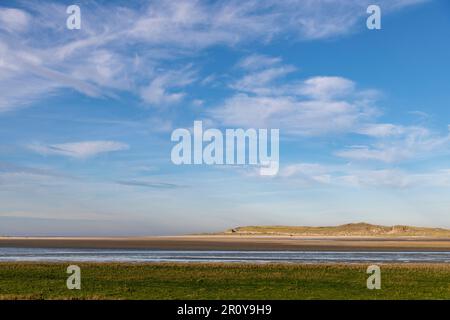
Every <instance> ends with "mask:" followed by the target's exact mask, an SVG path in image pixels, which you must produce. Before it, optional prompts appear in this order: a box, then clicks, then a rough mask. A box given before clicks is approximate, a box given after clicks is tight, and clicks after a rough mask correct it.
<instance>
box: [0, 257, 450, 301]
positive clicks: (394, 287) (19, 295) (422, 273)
mask: <svg viewBox="0 0 450 320" xmlns="http://www.w3.org/2000/svg"><path fill="white" fill-rule="evenodd" d="M79 266H80V267H81V270H82V271H81V277H82V285H81V290H68V289H67V288H66V279H67V276H68V275H67V274H66V267H67V265H66V264H34V263H20V264H19V263H1V264H0V298H1V299H450V266H448V265H445V264H439V265H381V270H382V288H381V290H368V289H367V288H366V279H367V277H368V275H367V274H366V268H367V265H293V264H292V265H286V264H271V265H266V264H260V265H255V264H100V263H98V264H79Z"/></svg>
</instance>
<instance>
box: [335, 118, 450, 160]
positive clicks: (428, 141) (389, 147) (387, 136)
mask: <svg viewBox="0 0 450 320" xmlns="http://www.w3.org/2000/svg"><path fill="white" fill-rule="evenodd" d="M359 132H360V133H361V134H365V135H368V136H372V137H376V138H377V139H376V141H375V142H373V143H372V144H371V145H359V146H350V147H348V148H347V149H344V150H340V151H338V152H337V153H336V155H337V156H339V157H342V158H346V159H351V160H358V161H381V162H386V163H394V162H399V161H403V160H408V159H413V158H417V157H421V158H428V157H431V156H436V155H437V154H438V153H441V154H446V153H449V152H450V134H448V133H447V134H446V135H443V134H437V133H434V132H432V131H430V130H429V129H427V128H424V127H416V126H409V127H408V126H400V125H393V124H377V125H370V126H366V127H363V128H361V130H360V131H359Z"/></svg>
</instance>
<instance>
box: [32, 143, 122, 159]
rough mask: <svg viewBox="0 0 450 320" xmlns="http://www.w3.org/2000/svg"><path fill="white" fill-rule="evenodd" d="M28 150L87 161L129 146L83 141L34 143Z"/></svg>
mask: <svg viewBox="0 0 450 320" xmlns="http://www.w3.org/2000/svg"><path fill="white" fill-rule="evenodd" d="M28 148H29V149H30V150H33V151H35V152H37V153H39V154H42V155H58V156H66V157H70V158H77V159H86V158H90V157H93V156H96V155H98V154H101V153H108V152H114V151H122V150H127V149H128V148H129V146H128V145H127V144H125V143H122V142H117V141H81V142H70V143H61V144H47V145H46V144H40V143H33V144H30V145H29V146H28Z"/></svg>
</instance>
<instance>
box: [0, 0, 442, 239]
mask: <svg viewBox="0 0 450 320" xmlns="http://www.w3.org/2000/svg"><path fill="white" fill-rule="evenodd" d="M71 4H73V3H72V2H62V1H59V2H42V3H41V2H40V3H36V2H32V1H2V3H1V4H0V93H1V94H0V234H8V235H147V234H148V235H152V234H155V235H156V234H180V233H190V232H208V231H218V230H222V229H225V228H230V227H233V226H237V225H248V224H291V225H334V224H341V223H348V222H359V221H366V222H371V223H379V224H388V225H391V224H412V225H424V226H441V227H450V222H449V221H450V220H449V219H448V217H449V208H450V197H449V192H450V165H449V161H448V160H449V151H450V135H449V125H450V108H449V105H448V103H449V101H450V90H449V84H450V82H449V80H448V73H449V71H450V59H448V56H449V54H450V42H449V41H448V39H449V38H450V4H449V3H448V1H444V0H441V1H439V0H435V1H432V0H429V1H425V0H423V1H421V0H396V1H387V0H383V1H377V2H376V4H378V5H379V6H380V7H381V10H382V29H381V30H368V29H367V28H366V18H367V17H368V14H367V13H366V8H367V6H368V5H369V4H375V3H374V2H372V1H356V0H355V1H353V0H348V1H307V0H305V1H296V0H291V1H282V2H279V1H273V0H263V1H252V0H250V1H248V2H245V4H242V2H239V1H149V2H148V1H139V2H133V4H130V3H128V2H121V1H98V2H94V1H86V2H77V3H76V4H78V5H79V6H80V8H81V17H82V25H81V29H80V30H68V29H67V28H66V18H67V16H68V15H67V14H66V8H67V6H68V5H71ZM194 120H202V121H203V122H204V123H205V124H206V126H208V127H212V128H219V129H222V130H223V129H226V128H277V129H280V170H279V173H278V175H277V176H275V177H262V176H260V175H258V174H257V168H254V167H251V166H237V167H230V166H206V165H202V166H189V165H182V166H176V165H174V164H173V163H172V162H171V160H170V152H171V149H172V147H173V146H174V143H173V142H171V140H170V135H171V132H172V131H173V130H174V129H176V128H191V127H192V125H193V121H194Z"/></svg>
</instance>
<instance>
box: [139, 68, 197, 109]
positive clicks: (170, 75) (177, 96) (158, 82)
mask: <svg viewBox="0 0 450 320" xmlns="http://www.w3.org/2000/svg"><path fill="white" fill-rule="evenodd" d="M194 81H195V75H194V72H193V71H192V70H191V68H190V67H189V66H188V67H186V68H184V69H183V70H180V71H168V72H161V74H159V75H157V76H156V77H155V78H154V79H153V80H152V81H151V82H150V84H149V85H148V86H147V87H144V88H142V89H141V98H142V99H143V100H144V101H145V102H147V103H149V104H151V105H153V106H164V105H170V104H174V103H177V102H180V101H181V100H182V99H183V97H184V96H185V93H184V92H182V91H173V90H174V89H177V88H182V87H185V86H187V85H189V84H191V83H192V82H194Z"/></svg>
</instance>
